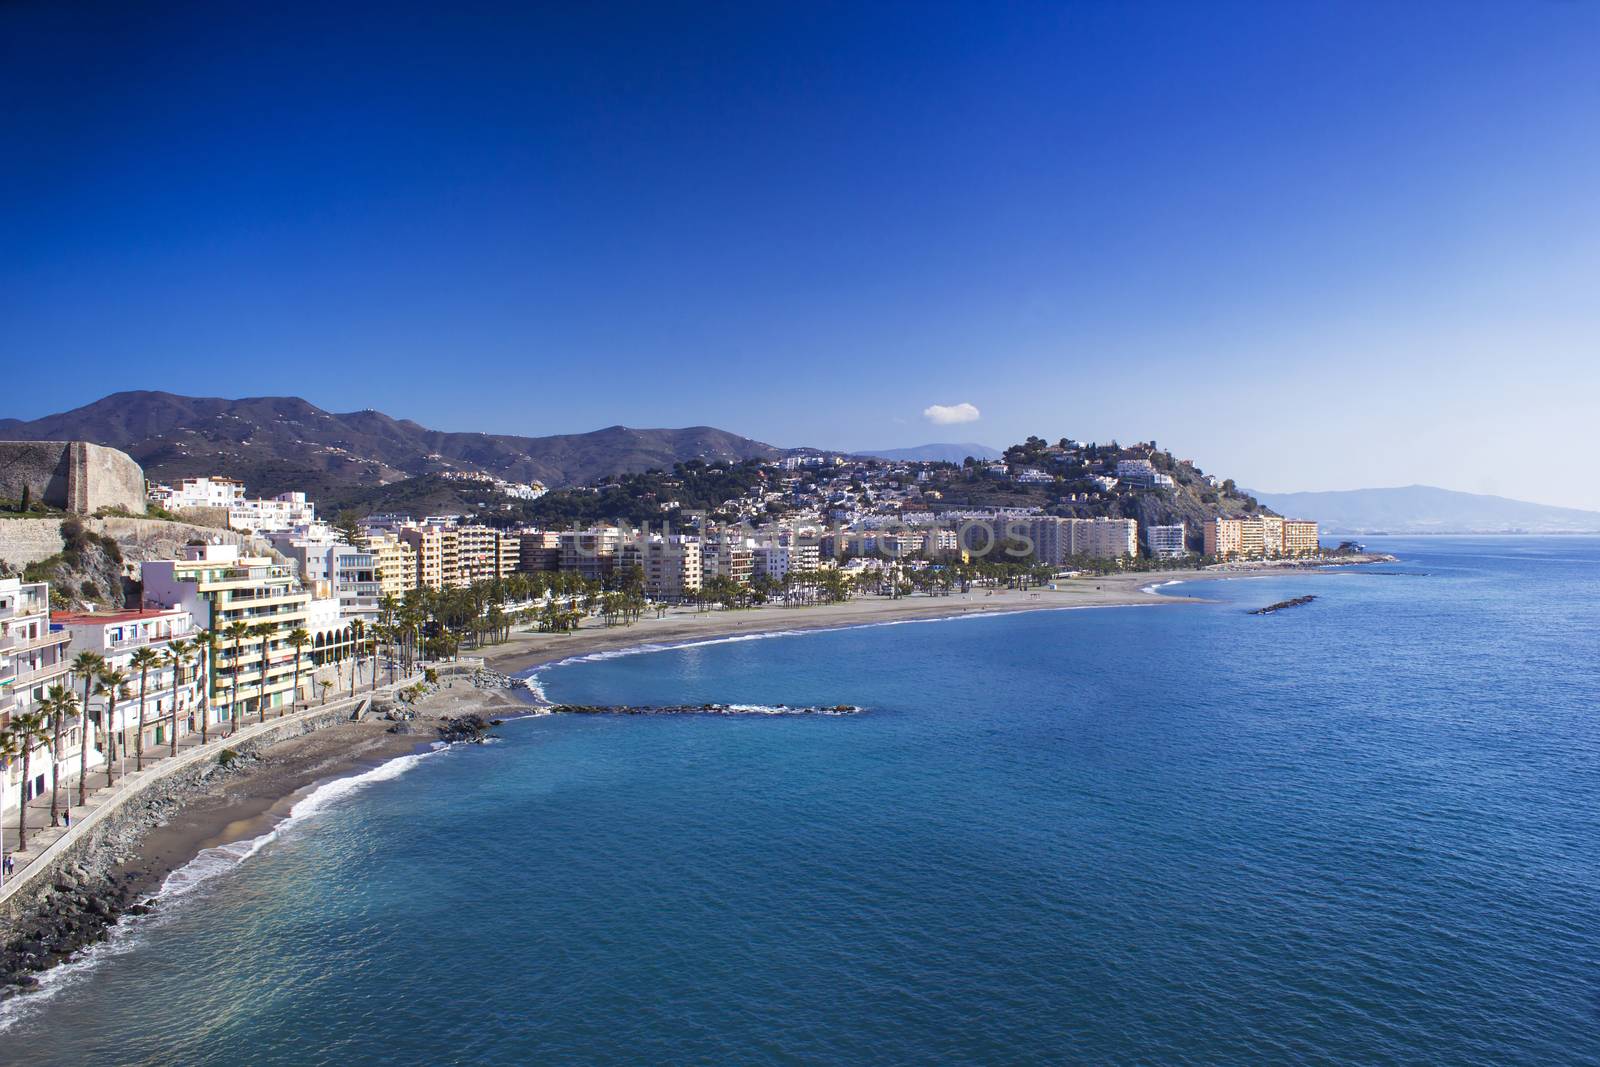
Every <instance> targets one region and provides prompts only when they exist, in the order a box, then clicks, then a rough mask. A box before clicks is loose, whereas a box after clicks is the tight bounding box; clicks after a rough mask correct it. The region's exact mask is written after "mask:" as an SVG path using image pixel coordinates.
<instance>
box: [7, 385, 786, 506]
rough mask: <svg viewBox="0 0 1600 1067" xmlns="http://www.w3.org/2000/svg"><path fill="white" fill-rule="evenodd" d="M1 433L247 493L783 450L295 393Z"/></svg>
mask: <svg viewBox="0 0 1600 1067" xmlns="http://www.w3.org/2000/svg"><path fill="white" fill-rule="evenodd" d="M0 440H31V441H49V440H83V441H92V442H94V443H96V444H102V445H109V446H111V447H113V448H120V449H122V450H123V451H124V452H127V453H129V454H130V455H132V456H133V458H134V459H136V460H138V461H139V463H140V464H142V465H143V466H144V469H145V473H146V475H147V476H148V477H149V478H151V479H152V480H155V481H170V480H172V479H174V478H180V477H185V476H193V475H201V474H226V475H229V476H230V477H234V478H239V479H241V480H243V481H244V482H245V483H246V484H247V485H248V486H249V487H250V490H251V492H253V493H261V494H263V495H272V494H276V493H281V492H285V491H287V490H291V489H302V490H305V491H306V492H308V493H310V494H312V495H313V497H317V498H321V497H324V496H329V497H332V496H338V495H342V494H340V493H339V492H338V491H339V490H348V489H351V488H354V487H371V486H379V485H384V484H387V483H390V482H395V481H398V480H401V479H407V478H416V477H420V476H423V475H427V474H438V473H442V472H445V471H481V472H484V473H487V474H492V475H494V476H495V477H498V478H502V479H504V480H506V481H510V482H535V481H537V482H543V483H545V484H546V485H550V486H561V485H583V484H588V483H590V482H594V481H596V480H598V479H600V478H602V477H605V476H607V475H613V474H621V473H626V472H633V471H643V470H648V469H651V468H661V469H670V468H671V467H672V465H673V464H674V463H678V462H681V461H684V460H690V459H705V460H713V459H728V460H745V459H772V458H776V457H778V456H781V455H783V450H782V449H778V448H774V447H773V446H771V445H767V444H763V443H762V442H760V441H752V440H750V439H749V438H747V437H740V436H738V435H737V434H731V433H727V432H725V431H723V430H718V429H715V428H713V427H710V426H691V427H687V428H684V429H656V430H637V429H632V428H630V427H626V426H610V427H607V428H606V429H603V430H595V431H593V432H591V433H581V434H560V435H554V436H548V437H518V436H514V435H509V434H482V433H448V432H443V431H439V430H430V429H428V428H427V427H425V426H421V425H419V424H418V423H415V422H411V421H409V420H406V419H395V418H392V417H390V416H388V415H385V414H383V413H382V412H380V411H371V410H368V411H355V412H348V413H345V414H335V413H332V412H327V411H324V410H322V409H321V408H319V407H317V406H315V405H314V404H311V403H308V402H307V401H305V400H302V399H300V398H298V397H249V398H246V399H242V400H224V399H219V398H214V397H186V396H177V395H174V394H172V393H161V392H144V391H141V392H125V393H114V394H112V395H111V396H108V397H105V398H104V399H101V400H97V401H95V402H94V403H92V404H87V405H85V406H83V407H80V408H76V409H74V410H72V411H67V412H62V413H60V414H56V415H48V416H45V417H44V418H40V419H34V420H31V421H22V420H18V419H0Z"/></svg>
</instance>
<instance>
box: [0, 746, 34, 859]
mask: <svg viewBox="0 0 1600 1067" xmlns="http://www.w3.org/2000/svg"><path fill="white" fill-rule="evenodd" d="M23 744H24V742H23V741H22V739H21V738H20V737H19V736H18V735H17V730H16V728H15V727H14V726H12V725H9V724H8V725H6V726H4V727H0V885H4V884H5V878H6V875H5V860H6V842H5V825H6V789H5V788H4V786H5V780H6V776H7V775H8V774H9V772H10V770H11V762H12V761H13V760H15V759H16V758H17V757H18V756H20V755H22V746H23ZM22 787H23V788H24V789H26V788H27V787H28V779H27V776H26V775H24V776H23V779H22ZM24 806H26V805H24Z"/></svg>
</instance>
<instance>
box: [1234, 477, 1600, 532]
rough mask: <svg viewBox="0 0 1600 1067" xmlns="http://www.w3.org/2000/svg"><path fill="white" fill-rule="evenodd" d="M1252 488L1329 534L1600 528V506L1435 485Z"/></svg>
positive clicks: (1270, 503)
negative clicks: (1296, 489) (1588, 507)
mask: <svg viewBox="0 0 1600 1067" xmlns="http://www.w3.org/2000/svg"><path fill="white" fill-rule="evenodd" d="M1250 492H1251V494H1252V495H1253V496H1254V497H1255V498H1256V499H1257V500H1259V501H1261V503H1263V504H1265V505H1266V506H1268V507H1270V508H1272V510H1274V511H1276V512H1279V513H1280V514H1283V515H1293V516H1297V517H1299V516H1303V517H1305V518H1310V519H1316V520H1317V521H1318V523H1320V524H1321V527H1322V530H1323V532H1324V533H1330V534H1377V533H1394V534H1419V533H1600V511H1585V510H1582V509H1580V508H1563V507H1556V506H1555V505H1551V504H1537V503H1534V502H1532V501H1527V500H1515V499H1512V498H1510V497H1503V496H1493V495H1490V494H1485V493H1463V492H1460V491H1458V490H1454V489H1441V488H1439V487H1438V486H1434V485H1398V486H1388V487H1378V488H1370V489H1338V490H1330V491H1325V492H1300V493H1263V492H1257V491H1255V490H1251V491H1250Z"/></svg>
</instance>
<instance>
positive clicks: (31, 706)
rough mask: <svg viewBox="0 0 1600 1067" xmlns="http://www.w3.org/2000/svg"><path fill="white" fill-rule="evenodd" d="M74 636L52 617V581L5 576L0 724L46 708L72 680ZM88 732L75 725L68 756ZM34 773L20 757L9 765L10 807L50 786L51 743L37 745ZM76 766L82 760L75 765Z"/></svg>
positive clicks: (0, 591)
mask: <svg viewBox="0 0 1600 1067" xmlns="http://www.w3.org/2000/svg"><path fill="white" fill-rule="evenodd" d="M71 640H72V635H71V634H70V633H68V632H67V631H66V630H63V629H61V628H59V627H54V628H53V627H52V626H51V622H50V586H49V585H48V584H47V583H45V582H24V581H22V580H21V579H19V578H0V725H5V724H7V723H9V722H11V720H12V719H13V718H14V717H16V716H19V715H27V714H31V713H33V712H37V711H39V710H40V707H41V705H42V704H43V702H44V698H45V694H46V693H47V692H49V690H50V688H51V687H52V686H57V685H61V686H68V687H69V688H70V686H71V683H72V676H71V670H72V668H71V664H70V662H69V660H68V656H67V646H68V644H69V643H70V642H71ZM82 738H83V732H82V728H81V726H79V725H76V724H74V725H73V726H71V727H70V728H69V731H68V736H67V738H66V746H65V747H66V749H67V750H68V751H64V752H62V753H61V756H62V758H63V760H64V759H65V758H66V756H67V755H68V754H70V755H71V756H73V757H74V759H75V758H76V757H77V754H78V746H79V744H81V743H82ZM31 762H32V766H31V767H30V772H31V775H32V780H31V781H28V782H24V781H22V761H21V760H15V761H13V763H12V764H11V766H10V767H9V768H8V769H7V770H6V772H5V775H4V778H3V784H4V787H5V790H6V805H7V810H9V811H13V812H14V811H16V810H17V806H18V804H19V803H20V802H21V801H23V800H27V799H31V798H33V797H36V796H38V795H39V794H40V793H42V792H43V791H44V790H45V789H47V788H48V787H49V777H48V776H49V772H50V753H49V750H48V746H45V747H42V748H38V749H35V750H34V753H33V757H32V761H31ZM74 765H76V764H74Z"/></svg>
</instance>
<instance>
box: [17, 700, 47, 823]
mask: <svg viewBox="0 0 1600 1067" xmlns="http://www.w3.org/2000/svg"><path fill="white" fill-rule="evenodd" d="M8 729H9V730H10V731H11V733H12V734H13V735H14V736H15V737H16V740H17V746H18V747H19V748H20V749H21V750H22V796H23V797H24V798H26V797H27V795H28V787H29V783H30V782H32V780H33V779H32V762H33V750H34V749H36V748H40V747H42V746H44V745H48V744H49V743H50V728H49V726H48V724H47V722H46V718H45V716H44V715H43V714H41V713H39V712H37V711H30V712H26V713H24V714H21V715H13V716H12V717H11V725H10V726H9V727H8ZM27 847H28V801H27V800H26V799H24V800H23V801H22V811H21V812H20V813H18V817H17V851H19V852H22V851H26V850H27Z"/></svg>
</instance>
